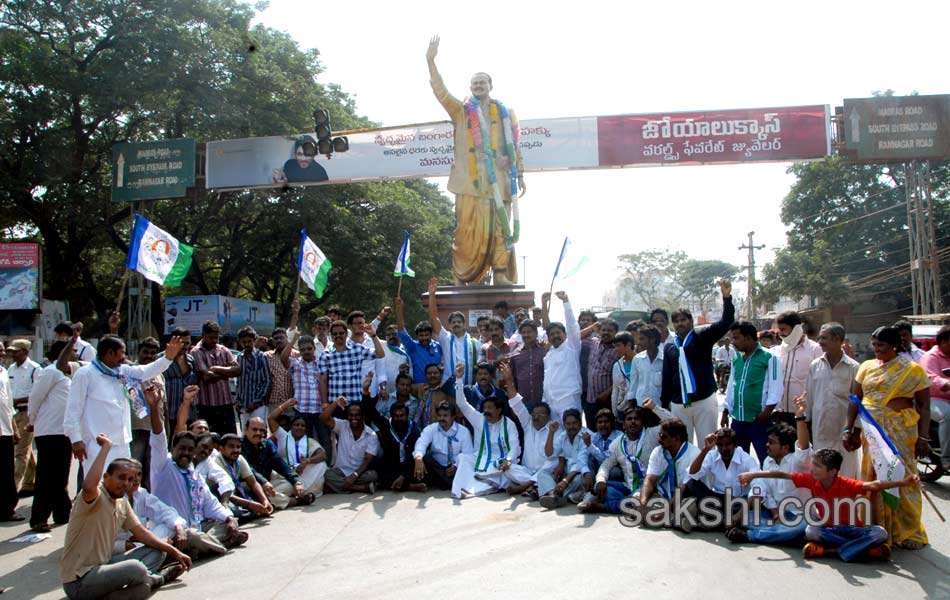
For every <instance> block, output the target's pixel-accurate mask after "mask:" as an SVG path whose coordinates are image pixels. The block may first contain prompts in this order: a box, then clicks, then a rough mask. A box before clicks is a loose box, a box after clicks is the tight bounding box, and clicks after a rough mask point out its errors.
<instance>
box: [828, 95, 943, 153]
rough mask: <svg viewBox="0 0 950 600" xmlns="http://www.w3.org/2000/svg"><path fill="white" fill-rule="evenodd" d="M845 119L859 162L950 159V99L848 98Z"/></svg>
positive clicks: (848, 145)
mask: <svg viewBox="0 0 950 600" xmlns="http://www.w3.org/2000/svg"><path fill="white" fill-rule="evenodd" d="M842 117H843V120H844V139H845V148H846V150H847V151H848V154H852V155H853V156H855V158H857V160H867V161H873V160H879V161H904V160H925V159H944V158H950V95H939V96H882V97H878V98H846V99H845V101H844V112H843V114H842Z"/></svg>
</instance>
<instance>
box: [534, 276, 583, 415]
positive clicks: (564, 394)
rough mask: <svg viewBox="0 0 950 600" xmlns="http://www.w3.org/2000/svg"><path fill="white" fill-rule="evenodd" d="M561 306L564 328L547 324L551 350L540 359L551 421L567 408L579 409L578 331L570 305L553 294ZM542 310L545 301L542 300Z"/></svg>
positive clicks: (565, 296)
mask: <svg viewBox="0 0 950 600" xmlns="http://www.w3.org/2000/svg"><path fill="white" fill-rule="evenodd" d="M555 295H556V296H557V297H558V298H559V299H560V300H561V302H563V303H564V320H565V321H566V323H567V327H566V328H565V326H564V324H562V323H549V324H548V326H547V327H546V328H545V329H546V331H547V333H548V342H549V343H550V344H551V347H550V348H548V352H547V354H545V355H544V391H543V393H542V398H543V400H544V402H545V403H546V404H547V405H548V406H550V407H551V414H552V416H553V418H554V420H555V421H557V422H558V423H561V422H562V421H561V415H562V414H563V413H564V411H565V410H567V409H569V408H576V409H578V410H580V408H581V368H580V354H581V330H580V327H579V326H578V325H577V321H576V320H575V319H574V311H573V310H572V309H571V302H570V300H569V299H568V297H567V294H566V293H564V292H557V293H556V294H555ZM543 302H544V304H545V306H546V305H547V302H548V300H547V299H543Z"/></svg>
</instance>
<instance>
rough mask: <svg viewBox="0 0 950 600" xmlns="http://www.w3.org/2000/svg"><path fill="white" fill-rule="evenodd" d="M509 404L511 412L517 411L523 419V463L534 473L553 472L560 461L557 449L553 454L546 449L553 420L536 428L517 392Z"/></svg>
mask: <svg viewBox="0 0 950 600" xmlns="http://www.w3.org/2000/svg"><path fill="white" fill-rule="evenodd" d="M508 406H510V407H511V412H513V413H515V416H516V417H518V420H519V421H521V428H522V429H523V430H524V454H523V455H522V456H521V464H522V465H524V466H525V467H527V468H528V470H529V471H531V472H532V473H536V472H538V471H540V470H541V469H545V470H548V471H551V472H553V471H554V468H555V467H557V463H558V460H557V451H556V449H555V454H554V455H553V456H548V455H547V453H545V451H544V446H545V444H547V441H548V432H549V431H550V430H551V421H548V422H547V423H545V425H544V427H542V428H541V429H535V428H534V424H533V423H532V422H531V415H530V414H529V413H528V409H527V408H525V405H524V398H522V397H521V394H516V395H515V397H514V398H511V399H510V400H509V401H508Z"/></svg>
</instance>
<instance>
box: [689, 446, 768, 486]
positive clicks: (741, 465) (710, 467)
mask: <svg viewBox="0 0 950 600" xmlns="http://www.w3.org/2000/svg"><path fill="white" fill-rule="evenodd" d="M758 470H759V461H757V460H755V459H754V458H752V457H751V456H749V454H748V453H747V452H746V451H745V450H743V449H742V448H740V447H738V446H736V450H735V452H734V453H733V455H732V460H731V461H729V466H728V467H726V464H725V463H724V462H723V460H722V455H720V454H719V449H718V448H713V449H712V450H710V451H709V452H708V453H707V454H706V457H705V458H703V464H702V466H700V467H699V471H697V472H696V474H694V475H690V479H698V480H700V481H702V482H703V483H705V484H706V487H708V488H709V489H710V490H712V491H714V492H716V493H717V494H724V493H726V488H732V496H733V497H734V498H738V497H740V496H744V495H745V493H746V491H747V489H748V488H746V487H745V486H743V485H742V484H740V483H739V475H740V474H742V473H748V472H749V471H758Z"/></svg>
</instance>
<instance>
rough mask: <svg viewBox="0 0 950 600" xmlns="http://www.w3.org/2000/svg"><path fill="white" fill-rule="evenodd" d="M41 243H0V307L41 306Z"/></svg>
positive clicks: (22, 308)
mask: <svg viewBox="0 0 950 600" xmlns="http://www.w3.org/2000/svg"><path fill="white" fill-rule="evenodd" d="M40 280H41V265H40V245H39V244H34V243H2V244H0V310H37V309H39V307H40Z"/></svg>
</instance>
